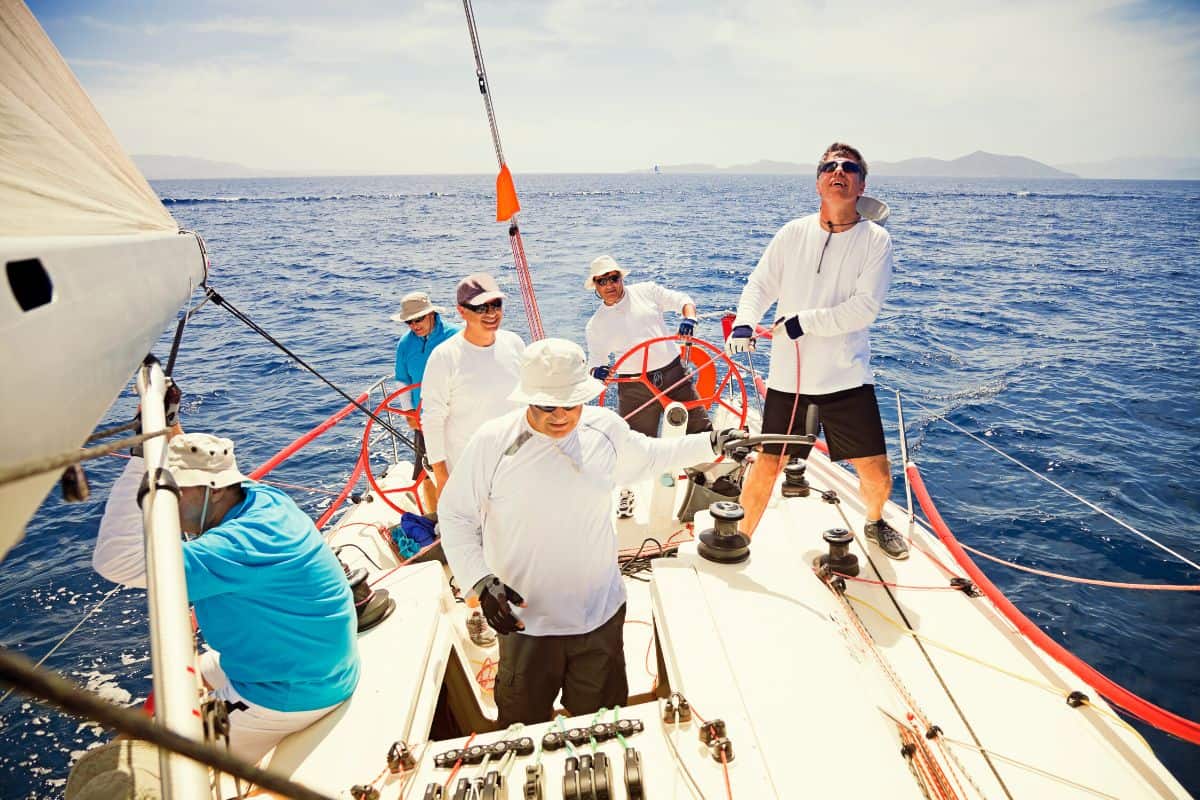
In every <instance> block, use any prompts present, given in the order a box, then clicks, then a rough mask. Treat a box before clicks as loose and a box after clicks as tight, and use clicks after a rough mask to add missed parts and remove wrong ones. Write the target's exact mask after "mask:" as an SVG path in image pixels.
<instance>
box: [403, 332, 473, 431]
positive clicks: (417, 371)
mask: <svg viewBox="0 0 1200 800" xmlns="http://www.w3.org/2000/svg"><path fill="white" fill-rule="evenodd" d="M460 330H462V328H461V327H459V326H458V325H451V324H449V323H447V322H446V321H445V320H444V319H442V315H441V314H438V315H437V316H436V317H435V319H434V322H433V330H431V331H430V332H429V335H428V336H425V337H421V336H416V335H414V334H413V332H412V331H409V332H408V333H406V334H404V335H403V336H401V337H400V341H398V342H396V382H397V383H399V384H400V385H401V386H407V385H408V384H410V383H420V382H421V379H422V378H423V377H425V362H427V361H429V354H430V353H432V352H433V348H435V347H437V346H438V345H439V344H441V343H442V342H444V341H446V340H447V339H449V338H450V337H451V336H453V335H454V334H456V333H458V332H459V331H460ZM407 399H411V402H412V407H413V408H416V407H417V406H418V405H420V404H421V390H420V389H414V390H413V391H411V392H409V393H408V394H407V395H404V396H403V397H402V398H401V400H402V402H401V405H404V403H403V400H407Z"/></svg>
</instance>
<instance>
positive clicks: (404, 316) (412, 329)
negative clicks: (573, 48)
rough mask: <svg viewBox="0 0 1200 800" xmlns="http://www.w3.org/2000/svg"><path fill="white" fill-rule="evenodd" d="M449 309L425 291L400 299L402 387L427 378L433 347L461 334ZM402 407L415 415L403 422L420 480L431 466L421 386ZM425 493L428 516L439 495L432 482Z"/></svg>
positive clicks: (405, 397) (398, 369)
mask: <svg viewBox="0 0 1200 800" xmlns="http://www.w3.org/2000/svg"><path fill="white" fill-rule="evenodd" d="M445 313H446V309H444V308H442V307H441V306H435V305H434V304H433V302H432V301H431V300H430V299H429V295H428V294H426V293H425V292H409V293H408V294H406V295H404V297H403V298H402V299H401V300H400V310H399V311H398V312H396V313H395V314H393V315H392V321H393V322H402V323H404V324H405V325H407V326H408V330H407V331H406V332H405V333H404V335H403V336H401V337H400V340H399V341H398V342H396V383H397V384H399V386H401V387H402V386H411V385H412V384H414V383H420V382H421V380H422V379H423V378H424V377H425V365H426V364H427V363H428V362H429V356H430V354H431V353H432V352H433V350H434V348H436V347H437V346H438V345H440V344H441V343H442V342H444V341H446V340H447V339H449V338H450V337H451V336H453V335H454V334H456V333H458V332H459V331H460V330H462V328H461V327H460V326H458V325H453V324H451V323H449V322H446V320H445V319H443V318H442V315H443V314H445ZM397 401H398V402H399V404H400V408H402V409H405V410H406V411H413V412H414V413H413V414H412V415H408V414H405V415H404V419H405V421H406V422H407V423H408V426H409V427H410V428H412V429H413V444H414V445H415V446H416V452H414V453H413V474H412V477H413V480H416V479H417V478H418V477H420V474H421V471H422V470H423V469H428V468H429V465H428V464H427V463H425V462H426V458H425V434H424V433H423V432H422V431H421V423H420V419H419V417H418V416H417V413H416V411H417V409H419V408H420V406H421V389H420V388H419V387H418V388H416V389H413V390H412V391H411V392H406V393H404V394H402V395H400V397H399V398H397ZM421 485H422V488H423V491H422V493H421V499H422V501H423V502H424V504H425V511H426V513H429V512H432V511H436V510H437V494H436V492H434V491H433V490H432V489H431V487H430V485H429V482H428V481H426V482H424V483H422V484H421Z"/></svg>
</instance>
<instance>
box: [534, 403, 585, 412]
mask: <svg viewBox="0 0 1200 800" xmlns="http://www.w3.org/2000/svg"><path fill="white" fill-rule="evenodd" d="M532 405H533V407H534V408H536V409H537V410H538V411H541V412H542V413H543V414H553V413H554V412H555V411H557V410H558V409H560V408H561V409H562V410H563V411H574V410H575V409H577V408H579V406H580V405H581V404H580V403H576V404H575V405H573V406H539V405H538V404H537V403H533V404H532Z"/></svg>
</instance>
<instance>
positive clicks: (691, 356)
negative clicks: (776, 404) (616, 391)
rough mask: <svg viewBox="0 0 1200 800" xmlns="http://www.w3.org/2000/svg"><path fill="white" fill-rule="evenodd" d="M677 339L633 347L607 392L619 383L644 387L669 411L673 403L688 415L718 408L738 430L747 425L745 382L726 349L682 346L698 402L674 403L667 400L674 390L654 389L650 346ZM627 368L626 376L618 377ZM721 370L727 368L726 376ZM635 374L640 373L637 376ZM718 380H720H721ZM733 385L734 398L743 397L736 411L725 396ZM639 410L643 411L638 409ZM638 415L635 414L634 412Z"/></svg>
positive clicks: (694, 343)
mask: <svg viewBox="0 0 1200 800" xmlns="http://www.w3.org/2000/svg"><path fill="white" fill-rule="evenodd" d="M677 341H678V339H677V338H676V337H675V336H660V337H658V338H657V339H647V340H646V341H644V342H641V343H639V344H635V345H634V346H633V347H631V348H629V350H628V351H627V352H626V353H625V354H624V355H623V356H621V357H620V358H618V359H617V363H616V364H614V365H613V367H612V370H611V371H610V373H609V377H608V380H606V381H605V382H604V386H605V389H606V390H607V388H608V387H609V386H610V385H612V384H618V383H641V384H642V385H643V386H645V387H646V388H647V389H648V390H649V391H650V394H651V395H652V399H653V400H657V401H658V403H659V404H660V405H661V406H662V407H663V408H666V407H667V406H668V405H670V404H671V403H675V402H678V403H682V404H683V407H684V408H686V409H688V410H689V411H690V410H692V409H693V408H705V409H708V408H711V407H712V406H714V405H719V406H722V407H723V408H725V410H727V411H729V412H731V413H732V414H733V415H734V416H735V417H737V420H738V422H737V424H738V426H744V425H745V424H746V412H747V409H748V403H747V398H746V382H745V381H744V380H742V373H741V372H739V371H738V368H737V365H736V364H734V363H733V361H732V360H731V359H730V358H729V356H727V355H726V354H725V348H723V347H717V346H716V345H714V344H710V343H708V342H706V341H704V340H703V339H695V338H691V339H687V340H685V343H684V344H681V345H680V346H679V348H680V358H681V359H682V360H683V362H684V363H685V364H686V365H687V366H688V367H690V370H689V371H688V372H687V373H686V379H687V380H691V379H692V376H693V375H695V376H696V394H697V395H699V397H698V398H697V399H695V400H672V399H671V398H670V397H667V392H669V391H670V390H671V389H673V388H675V387H674V386H664V387H663V388H662V389H660V388H658V387H657V386H655V385H654V382H653V381H651V380H650V376H649V372H650V370H649V369H647V366H648V364H649V360H650V346H651V345H655V344H658V343H659V342H677ZM622 366H624V367H625V369H624V372H626V373H627V374H625V375H618V373H619V372H621V371H622V369H621V367H622ZM719 366H724V374H723V375H722V374H721V372H722V370H720V369H718V367H719ZM634 370H638V371H637V372H636V373H635V372H634ZM718 378H719V380H718ZM731 382H732V383H734V384H736V386H737V390H736V391H735V392H734V398H735V399H737V398H738V395H739V394H740V399H741V408H736V407H734V406H733V405H731V404H730V403H729V401H727V400H726V399H725V398H724V397H723V396H722V395H723V394H724V393H725V388H726V387H727V386H729V385H730V384H731ZM599 400H600V404H601V405H603V404H604V393H601V395H600V398H599ZM639 410H640V409H639ZM634 413H636V410H635V412H634Z"/></svg>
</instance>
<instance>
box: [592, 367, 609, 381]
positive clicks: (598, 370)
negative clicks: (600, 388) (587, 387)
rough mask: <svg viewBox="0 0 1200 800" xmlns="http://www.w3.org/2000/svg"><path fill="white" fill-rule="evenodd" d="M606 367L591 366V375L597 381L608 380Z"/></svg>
mask: <svg viewBox="0 0 1200 800" xmlns="http://www.w3.org/2000/svg"><path fill="white" fill-rule="evenodd" d="M608 373H609V369H608V367H592V377H593V378H595V379H596V380H598V381H606V380H608Z"/></svg>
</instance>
